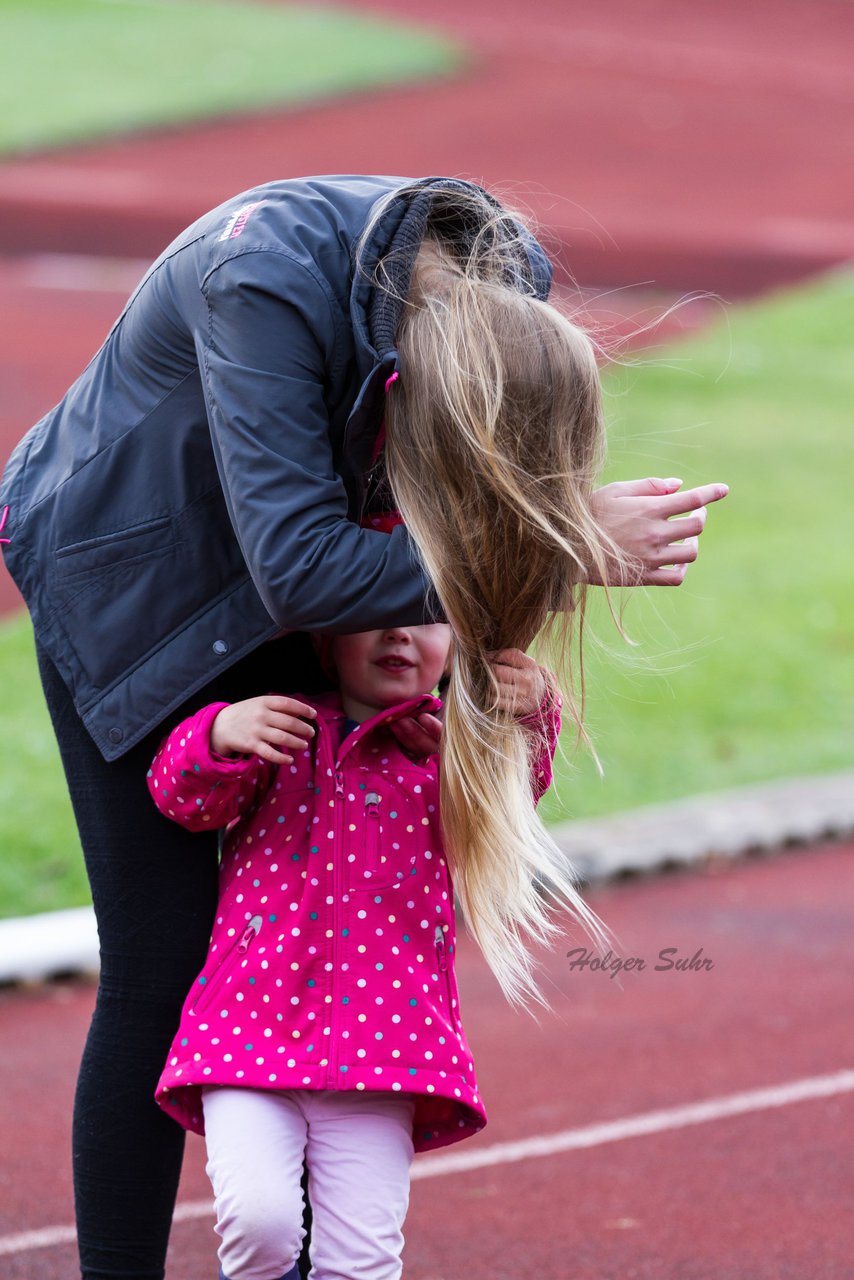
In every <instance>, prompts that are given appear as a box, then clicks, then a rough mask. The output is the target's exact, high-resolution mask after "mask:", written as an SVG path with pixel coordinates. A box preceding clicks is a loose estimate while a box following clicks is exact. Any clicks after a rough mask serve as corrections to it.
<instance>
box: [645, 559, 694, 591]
mask: <svg viewBox="0 0 854 1280" xmlns="http://www.w3.org/2000/svg"><path fill="white" fill-rule="evenodd" d="M687 572H688V566H687V564H678V565H674V566H673V567H672V568H662V569H649V570H648V571H647V572H646V573H645V574H644V577H643V582H642V583H641V584H639V585H641V586H644V587H681V586H682V583H683V582H684V581H685V574H686V573H687Z"/></svg>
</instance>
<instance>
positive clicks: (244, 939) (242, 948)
mask: <svg viewBox="0 0 854 1280" xmlns="http://www.w3.org/2000/svg"><path fill="white" fill-rule="evenodd" d="M260 930H261V917H260V916H253V917H252V919H251V920H250V921H249V923H248V925H247V926H246V928H245V929H244V930H243V933H242V934H241V936H240V941H239V942H238V944H237V950H238V951H239V952H241V954H242V953H244V952H246V951H248V950H249V948H250V947H251V945H252V943H253V942H254V941H255V939H256V938H257V936H258V934H259V932H260Z"/></svg>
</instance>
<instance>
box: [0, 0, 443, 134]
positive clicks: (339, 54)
mask: <svg viewBox="0 0 854 1280" xmlns="http://www.w3.org/2000/svg"><path fill="white" fill-rule="evenodd" d="M0 30H2V33H3V38H2V41H0V154H3V153H6V154H8V153H10V152H16V151H22V150H32V149H38V148H42V147H46V146H56V145H59V144H65V143H71V142H78V141H81V140H89V139H95V138H102V137H105V136H107V135H110V134H116V133H122V132H126V131H129V130H133V129H139V128H150V127H153V126H158V125H168V124H173V123H177V122H181V121H190V120H197V119H200V118H203V117H207V116H212V115H224V114H229V113H234V112H237V111H246V110H251V109H255V108H259V107H265V106H270V105H273V104H276V105H279V104H295V103H301V102H307V101H310V100H312V99H317V98H324V97H328V96H330V95H333V94H341V93H347V92H351V91H354V90H362V89H368V88H373V87H375V86H378V85H385V84H390V83H395V82H400V81H407V80H410V79H413V78H420V77H424V76H431V75H436V74H446V73H448V72H451V71H453V70H455V69H456V68H457V67H458V66H459V65H460V62H461V53H460V50H459V48H458V47H457V46H454V45H453V44H452V43H451V42H450V41H448V40H445V39H442V38H439V37H438V36H436V35H433V34H430V33H426V32H424V31H422V30H419V29H417V28H414V27H412V26H410V25H407V24H406V23H397V22H390V21H388V20H387V19H380V18H370V17H366V16H362V15H358V14H355V13H352V12H348V11H344V10H341V11H339V10H334V9H327V8H325V7H323V8H318V9H315V8H313V7H312V6H310V5H305V6H304V7H299V6H295V7H290V6H284V5H283V6H281V7H279V6H273V5H263V4H250V3H236V2H232V3H217V2H215V0H204V2H202V0H196V2H193V0H148V2H147V3H146V2H145V0H0Z"/></svg>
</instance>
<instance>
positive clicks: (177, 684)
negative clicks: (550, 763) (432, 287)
mask: <svg viewBox="0 0 854 1280" xmlns="http://www.w3.org/2000/svg"><path fill="white" fill-rule="evenodd" d="M457 187H462V188H465V189H467V190H470V191H472V190H474V191H477V190H479V188H475V187H473V185H472V184H469V183H464V182H458V181H457V180H454V179H448V178H424V179H420V180H417V181H416V182H415V183H413V180H412V179H408V178H399V177H363V176H335V177H319V178H301V179H295V180H292V181H282V182H272V183H268V184H265V185H263V186H259V187H256V188H254V189H252V190H251V191H245V192H243V193H242V194H241V195H239V196H235V197H234V199H232V200H229V201H227V202H226V203H225V204H223V205H221V206H219V208H217V209H214V210H213V211H212V212H211V213H208V214H206V215H205V216H204V217H203V218H200V219H199V221H198V222H195V223H194V224H193V225H192V226H191V227H189V228H188V229H187V230H186V231H185V232H183V234H182V235H180V236H179V237H178V238H177V239H176V240H175V241H174V242H173V243H172V244H171V245H170V246H169V247H168V248H167V249H166V250H165V252H164V253H163V254H162V255H161V256H160V257H159V258H158V259H157V261H156V262H155V263H154V264H153V265H152V267H151V268H150V269H149V271H148V272H147V273H146V275H145V276H144V278H143V280H142V281H141V283H140V285H139V286H138V288H137V289H136V291H135V292H134V294H133V295H132V297H131V298H130V300H129V302H128V303H127V305H126V307H125V309H124V311H123V312H122V314H121V315H120V316H119V318H118V320H117V321H116V323H115V324H114V326H113V328H112V330H111V331H110V333H109V335H108V337H107V339H106V341H105V342H104V345H103V346H102V347H101V349H100V351H98V353H97V354H96V355H95V357H94V358H93V360H92V361H91V363H90V364H89V365H88V367H87V368H86V369H85V370H84V372H83V373H82V374H81V376H80V377H79V378H78V379H77V381H76V382H75V383H74V385H73V386H72V387H71V388H70V389H69V391H68V392H67V394H66V395H65V397H64V398H63V400H62V401H61V402H60V403H59V404H58V405H57V406H56V407H55V408H54V409H52V410H51V412H50V413H48V414H47V416H46V417H45V418H43V419H42V421H41V422H39V423H37V424H36V426H34V427H33V428H32V429H31V430H30V431H29V432H28V434H27V435H26V436H25V437H24V439H23V440H22V441H21V442H20V444H19V445H18V446H17V448H16V449H15V451H14V452H13V454H12V456H11V458H10V460H9V462H8V464H7V466H6V469H5V471H4V473H3V477H2V481H0V513H2V511H3V509H4V508H5V507H7V506H8V508H9V510H8V515H7V519H6V527H5V529H4V536H6V537H8V538H9V542H8V544H7V545H4V547H3V551H4V555H5V559H6V564H7V567H8V569H9V572H10V573H11V575H12V577H13V578H14V580H15V582H16V583H17V584H18V586H19V588H20V590H21V592H22V594H23V596H24V599H25V600H26V602H27V605H28V607H29V609H30V613H31V615H32V618H33V624H34V627H35V631H36V635H37V637H38V639H39V640H40V642H41V643H42V644H43V645H44V646H45V648H46V649H47V651H48V653H49V654H50V657H51V658H52V659H53V661H54V662H55V663H56V665H57V667H58V669H59V671H60V672H61V674H62V676H63V678H64V679H65V681H66V683H67V685H68V687H69V689H70V691H71V693H72V696H73V698H74V701H75V705H76V707H77V709H78V711H79V713H80V715H81V717H82V719H83V721H84V723H85V725H86V727H87V728H88V730H89V732H90V733H91V735H92V737H93V738H94V740H95V742H96V743H97V745H98V747H99V748H100V750H101V752H102V754H103V755H104V757H105V758H106V759H108V760H110V759H115V758H116V757H118V756H120V755H122V754H123V753H124V752H125V751H127V750H128V749H129V748H130V747H131V746H133V745H134V744H135V743H136V742H138V741H139V739H140V738H142V737H143V736H144V735H145V734H146V733H147V732H148V731H149V730H151V729H153V728H154V727H155V726H157V725H158V724H160V723H161V722H162V721H163V720H164V718H165V717H166V716H167V715H168V714H169V712H170V711H171V710H172V709H173V708H175V707H176V706H178V705H179V704H180V703H182V702H183V701H184V700H185V699H187V698H189V697H190V696H191V695H192V694H193V693H194V692H195V691H196V690H197V689H200V688H201V687H202V686H203V685H205V684H207V683H208V682H209V681H210V680H211V679H213V677H214V676H216V675H217V674H218V673H219V672H220V671H222V670H223V669H224V668H226V667H228V666H229V665H230V664H231V663H233V662H236V661H237V660H238V659H239V658H240V657H242V656H243V655H244V654H246V653H248V652H249V651H251V650H252V649H253V648H255V647H256V646H257V645H259V644H261V643H262V642H263V641H265V640H267V639H269V638H271V637H272V636H273V635H275V634H276V633H277V632H279V631H282V630H284V629H288V630H303V629H323V630H327V631H331V632H347V631H362V630H370V629H372V628H374V627H381V626H386V625H389V624H391V623H395V622H397V623H401V624H410V625H411V624H416V623H420V622H425V621H430V620H436V619H439V620H441V619H442V618H443V615H442V613H441V609H440V608H439V605H438V602H437V601H436V600H435V597H433V599H432V600H431V598H430V597H431V592H430V584H429V580H428V579H427V577H426V575H425V573H424V571H423V569H422V568H421V567H420V565H419V562H418V559H417V556H416V553H415V548H414V545H413V543H412V542H411V539H410V538H409V535H408V533H407V531H406V529H405V528H404V527H403V526H399V527H398V528H396V529H395V530H394V531H393V533H392V534H391V535H387V534H385V533H379V532H375V531H373V530H368V529H362V528H360V527H359V519H360V516H361V514H362V511H363V504H364V499H365V477H366V473H367V471H368V468H369V464H370V459H371V451H372V447H373V444H374V440H375V438H376V435H377V431H378V428H379V425H380V421H381V417H382V403H383V395H384V386H385V382H386V379H387V378H388V377H389V376H390V374H391V373H392V372H393V371H394V370H395V369H396V368H397V363H398V357H397V352H396V351H395V349H394V334H395V328H396V323H397V320H398V318H399V314H400V306H401V304H400V302H399V301H398V300H397V299H396V298H395V297H393V296H391V295H390V294H389V293H387V292H386V291H384V290H379V289H376V288H374V286H373V285H372V283H371V279H370V272H371V269H372V267H373V266H374V265H375V264H376V262H377V260H378V259H380V258H382V257H386V258H387V261H393V262H394V264H395V267H394V269H395V272H396V273H397V275H398V279H397V284H398V286H399V287H398V288H396V290H395V292H396V293H397V295H398V298H399V297H400V296H404V297H405V289H406V287H407V286H408V276H409V273H410V272H411V266H412V260H413V258H414V255H415V253H416V252H417V249H418V245H419V244H420V242H421V239H422V237H423V234H424V231H425V228H426V226H427V223H428V219H432V220H434V221H435V220H436V218H437V217H438V218H439V219H441V218H442V208H443V193H444V192H447V191H448V190H449V189H454V188H457ZM395 192H400V195H399V196H398V197H396V198H395V197H394V195H393V193H395ZM386 197H391V198H390V200H389V201H388V203H387V204H385V205H384V206H383V210H382V214H381V216H380V217H379V218H378V219H376V220H375V225H374V226H373V229H372V232H371V235H370V238H369V240H368V241H367V243H366V245H365V247H364V257H363V265H364V270H362V269H359V270H357V269H356V264H355V261H354V251H355V246H356V244H357V242H358V240H359V237H360V236H361V234H362V232H363V230H364V229H365V227H366V226H367V225H368V223H369V220H371V218H372V213H373V212H374V211H375V209H376V206H377V204H378V202H379V201H384V200H385V198H386ZM488 199H489V202H490V204H492V205H493V207H498V206H495V205H494V202H492V200H491V197H489V198H488ZM510 225H513V226H515V224H512V220H511V223H510ZM515 230H516V231H517V232H518V230H519V228H518V226H515ZM445 231H446V232H447V233H448V234H450V235H452V236H454V235H456V236H458V237H460V238H461V239H465V237H466V236H469V235H471V232H472V228H471V226H470V225H468V226H465V225H460V226H454V225H453V224H452V223H450V222H449V223H448V225H447V226H446V227H445ZM524 244H525V249H524V252H523V253H522V254H520V260H519V280H518V284H519V287H523V288H527V289H531V290H533V291H534V292H536V293H537V294H538V296H540V297H543V298H545V297H546V296H547V295H548V291H549V287H550V283H551V268H550V266H549V263H548V260H547V259H546V257H545V254H544V253H543V251H542V249H541V248H540V246H539V245H538V244H537V243H536V241H534V240H532V239H531V238H530V237H524ZM392 251H393V255H392Z"/></svg>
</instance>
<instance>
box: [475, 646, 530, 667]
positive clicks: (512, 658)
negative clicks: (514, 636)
mask: <svg viewBox="0 0 854 1280" xmlns="http://www.w3.org/2000/svg"><path fill="white" fill-rule="evenodd" d="M486 656H487V658H488V660H489V661H490V662H491V663H492V664H493V666H495V665H497V666H503V667H515V668H516V669H517V670H521V669H523V668H524V667H531V666H534V667H535V666H536V665H537V664H536V662H535V661H534V659H533V658H529V657H528V655H527V653H523V652H522V650H521V649H493V650H489V651H488V652H487V655H486Z"/></svg>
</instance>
